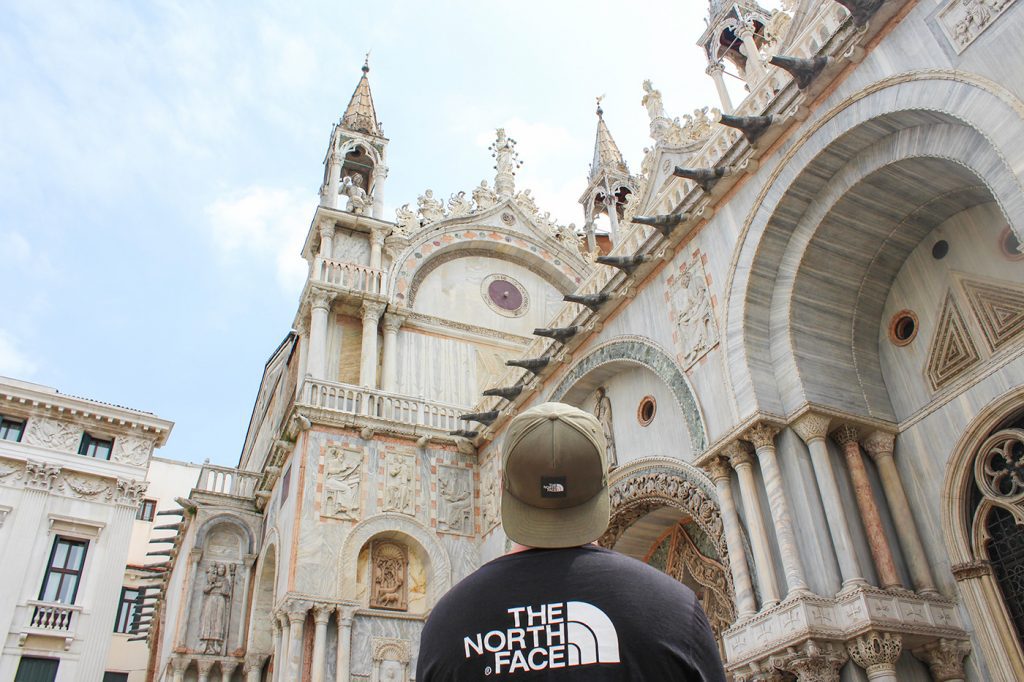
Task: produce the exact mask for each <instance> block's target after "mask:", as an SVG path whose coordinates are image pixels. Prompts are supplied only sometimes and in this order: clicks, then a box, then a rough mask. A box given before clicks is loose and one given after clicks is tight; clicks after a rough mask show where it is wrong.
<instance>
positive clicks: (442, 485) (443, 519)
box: [437, 467, 473, 533]
mask: <svg viewBox="0 0 1024 682" xmlns="http://www.w3.org/2000/svg"><path fill="white" fill-rule="evenodd" d="M467 473H468V472H467ZM437 494H438V497H439V498H440V500H439V503H440V504H439V505H438V510H437V525H438V527H439V528H440V529H441V530H447V531H450V532H453V533H472V532H473V527H472V523H473V499H472V496H473V487H472V484H471V483H470V482H469V480H468V475H464V474H462V473H461V472H460V471H459V470H458V469H453V468H452V467H443V468H440V467H439V469H438V477H437Z"/></svg>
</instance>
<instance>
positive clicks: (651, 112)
mask: <svg viewBox="0 0 1024 682" xmlns="http://www.w3.org/2000/svg"><path fill="white" fill-rule="evenodd" d="M643 87H644V97H643V99H642V100H640V103H641V104H643V105H644V107H646V109H647V116H648V118H650V119H651V137H652V138H653V139H654V140H656V141H658V142H660V141H662V140H664V139H665V136H666V135H667V134H668V133H669V131H670V130H671V129H672V121H670V120H669V119H668V116H666V115H665V105H664V103H663V102H662V101H661V91H660V90H657V89H655V87H654V84H653V83H651V81H650V80H645V81H644V86H643Z"/></svg>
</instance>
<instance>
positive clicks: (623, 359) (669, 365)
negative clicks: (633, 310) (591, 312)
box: [548, 336, 707, 455]
mask: <svg viewBox="0 0 1024 682" xmlns="http://www.w3.org/2000/svg"><path fill="white" fill-rule="evenodd" d="M616 365H639V366H641V367H646V368H647V369H649V370H650V371H651V372H653V373H654V374H655V375H657V376H658V377H659V378H660V379H661V380H662V381H664V382H665V384H666V385H667V386H668V387H669V388H670V389H671V390H672V394H673V396H675V399H676V402H677V403H678V405H679V409H680V410H682V413H683V416H684V418H685V420H686V430H687V433H688V434H689V435H690V445H691V448H692V450H693V453H694V454H695V455H696V454H697V453H700V452H702V451H703V450H704V449H705V448H706V447H707V430H706V429H705V427H704V416H703V414H702V413H701V409H700V404H699V403H698V402H697V398H696V395H695V394H694V392H693V389H692V388H691V386H690V382H689V381H688V380H687V378H686V374H684V373H683V370H682V368H681V367H680V366H679V365H678V363H676V361H675V360H674V359H673V358H672V356H671V355H669V354H668V353H666V352H665V351H664V350H663V349H662V348H661V347H659V346H658V345H656V344H654V343H653V342H651V341H650V340H648V339H645V338H642V337H638V336H622V337H616V338H614V339H611V340H609V341H606V342H605V343H603V344H601V345H599V346H597V347H596V348H594V349H593V350H591V351H590V353H588V354H587V355H586V356H584V357H583V358H581V359H580V360H578V361H577V362H576V363H574V364H573V365H572V367H570V368H569V371H568V372H566V373H565V376H563V377H562V379H561V381H559V382H558V385H557V386H555V388H554V389H552V391H551V394H550V396H549V398H548V400H554V401H565V402H571V401H572V398H573V397H576V396H574V388H575V387H576V385H577V384H578V383H579V382H580V381H581V380H582V379H583V378H584V377H586V376H587V375H589V374H591V373H592V372H594V371H597V370H599V369H600V368H602V367H605V368H613V367H614V366H616Z"/></svg>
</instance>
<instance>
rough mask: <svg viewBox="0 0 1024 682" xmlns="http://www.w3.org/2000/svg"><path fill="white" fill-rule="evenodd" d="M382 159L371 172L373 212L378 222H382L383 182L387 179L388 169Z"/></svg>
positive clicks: (382, 158)
mask: <svg viewBox="0 0 1024 682" xmlns="http://www.w3.org/2000/svg"><path fill="white" fill-rule="evenodd" d="M384 161H385V159H384V157H383V156H382V157H381V160H380V163H379V164H377V167H376V168H374V170H373V212H372V215H373V217H374V218H377V219H378V220H384V219H385V218H384V181H385V180H387V179H388V167H387V166H385V165H384Z"/></svg>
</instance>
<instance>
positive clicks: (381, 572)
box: [370, 540, 409, 611]
mask: <svg viewBox="0 0 1024 682" xmlns="http://www.w3.org/2000/svg"><path fill="white" fill-rule="evenodd" d="M370 563H371V572H372V583H371V589H370V606H371V607H372V608H375V609H390V610H393V611H406V610H408V608H409V590H408V574H409V555H408V553H407V551H406V548H405V546H404V545H400V544H398V543H397V542H392V541H390V540H380V541H376V542H374V543H373V545H372V546H371V549H370Z"/></svg>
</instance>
